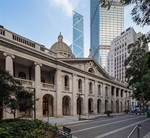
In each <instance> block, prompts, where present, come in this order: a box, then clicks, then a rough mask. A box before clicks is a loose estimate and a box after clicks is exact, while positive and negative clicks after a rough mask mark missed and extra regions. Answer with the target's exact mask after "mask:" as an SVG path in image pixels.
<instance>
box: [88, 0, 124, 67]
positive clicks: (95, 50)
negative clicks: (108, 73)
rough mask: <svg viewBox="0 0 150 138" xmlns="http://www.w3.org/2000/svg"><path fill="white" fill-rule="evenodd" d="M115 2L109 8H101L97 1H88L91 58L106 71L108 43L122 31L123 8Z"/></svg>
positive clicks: (117, 1) (116, 0)
mask: <svg viewBox="0 0 150 138" xmlns="http://www.w3.org/2000/svg"><path fill="white" fill-rule="evenodd" d="M119 1H120V0H115V1H114V3H112V6H111V8H110V9H109V10H108V9H107V8H103V7H101V4H100V2H99V0H91V1H90V13H91V15H90V22H91V25H90V26H91V50H92V56H93V57H94V58H95V59H96V60H97V61H98V62H99V63H100V64H101V66H102V67H103V68H104V69H106V67H107V55H108V52H109V49H110V43H111V41H112V40H113V38H115V37H117V36H118V35H119V34H120V33H121V32H123V29H124V8H123V6H122V4H121V3H119Z"/></svg>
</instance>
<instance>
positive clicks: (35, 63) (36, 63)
mask: <svg viewBox="0 0 150 138" xmlns="http://www.w3.org/2000/svg"><path fill="white" fill-rule="evenodd" d="M34 65H35V66H37V65H39V66H40V67H42V64H41V63H38V62H34Z"/></svg>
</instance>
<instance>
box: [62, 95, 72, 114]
mask: <svg viewBox="0 0 150 138" xmlns="http://www.w3.org/2000/svg"><path fill="white" fill-rule="evenodd" d="M70 104H71V99H70V97H69V96H64V97H63V99H62V114H63V115H70V113H71V111H70V110H71V108H70Z"/></svg>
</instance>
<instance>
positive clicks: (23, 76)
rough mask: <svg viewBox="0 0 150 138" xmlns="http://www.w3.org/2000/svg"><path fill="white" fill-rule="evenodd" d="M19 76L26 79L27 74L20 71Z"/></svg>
mask: <svg viewBox="0 0 150 138" xmlns="http://www.w3.org/2000/svg"><path fill="white" fill-rule="evenodd" d="M18 78H20V79H26V74H25V73H24V72H19V73H18Z"/></svg>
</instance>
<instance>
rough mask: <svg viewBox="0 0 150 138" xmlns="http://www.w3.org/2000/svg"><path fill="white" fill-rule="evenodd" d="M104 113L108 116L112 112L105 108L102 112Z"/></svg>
mask: <svg viewBox="0 0 150 138" xmlns="http://www.w3.org/2000/svg"><path fill="white" fill-rule="evenodd" d="M104 114H107V116H110V114H112V111H110V110H107V111H105V112H104Z"/></svg>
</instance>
